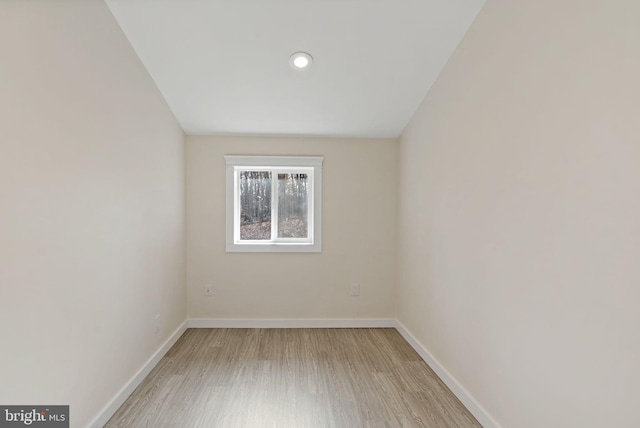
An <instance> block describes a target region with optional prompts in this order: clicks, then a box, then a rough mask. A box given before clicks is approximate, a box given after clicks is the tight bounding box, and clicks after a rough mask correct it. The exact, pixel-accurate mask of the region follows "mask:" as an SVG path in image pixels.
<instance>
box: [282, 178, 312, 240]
mask: <svg viewBox="0 0 640 428" xmlns="http://www.w3.org/2000/svg"><path fill="white" fill-rule="evenodd" d="M307 195H308V177H307V174H278V238H306V237H307V236H308V232H307V209H308V208H307V205H308V204H307Z"/></svg>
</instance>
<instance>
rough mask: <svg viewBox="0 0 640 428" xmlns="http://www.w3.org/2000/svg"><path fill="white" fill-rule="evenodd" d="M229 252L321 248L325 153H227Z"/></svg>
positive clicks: (314, 250)
mask: <svg viewBox="0 0 640 428" xmlns="http://www.w3.org/2000/svg"><path fill="white" fill-rule="evenodd" d="M225 160H226V162H227V242H226V249H227V252H320V251H321V248H322V247H321V226H322V225H321V213H322V206H321V204H322V161H323V158H322V157H316V156H313V157H311V156H225Z"/></svg>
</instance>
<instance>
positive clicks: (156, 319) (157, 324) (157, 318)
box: [153, 314, 160, 334]
mask: <svg viewBox="0 0 640 428" xmlns="http://www.w3.org/2000/svg"><path fill="white" fill-rule="evenodd" d="M153 330H154V332H155V334H158V333H160V314H157V315H156V316H155V317H153Z"/></svg>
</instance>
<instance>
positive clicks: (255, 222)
mask: <svg viewBox="0 0 640 428" xmlns="http://www.w3.org/2000/svg"><path fill="white" fill-rule="evenodd" d="M265 239H267V240H269V239H271V172H270V171H241V172H240V240H265Z"/></svg>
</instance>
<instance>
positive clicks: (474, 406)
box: [395, 321, 501, 428]
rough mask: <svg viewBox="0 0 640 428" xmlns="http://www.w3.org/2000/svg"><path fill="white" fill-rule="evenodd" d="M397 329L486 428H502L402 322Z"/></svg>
mask: <svg viewBox="0 0 640 428" xmlns="http://www.w3.org/2000/svg"><path fill="white" fill-rule="evenodd" d="M395 324H396V325H395V328H396V330H398V332H399V333H400V334H401V335H402V337H404V338H405V340H406V341H407V342H409V344H410V345H411V347H413V349H415V351H416V352H417V353H418V354H419V355H420V357H422V359H423V360H424V361H425V362H426V363H427V364H428V365H429V367H431V369H433V371H434V372H436V374H437V375H438V377H439V378H440V379H441V380H442V381H443V382H444V383H445V385H447V387H448V388H449V389H450V390H451V392H453V394H454V395H455V396H456V397H458V399H459V400H460V401H461V402H462V404H464V406H465V407H466V408H467V409H468V410H469V411H470V412H471V414H472V415H473V416H474V417H475V418H476V419H477V420H478V422H480V424H481V425H482V426H483V427H484V428H501V426H500V424H498V422H496V421H495V419H493V418H492V417H491V415H490V414H489V412H487V411H486V410H485V408H484V407H482V406H481V405H480V403H478V402H477V401H476V399H475V398H473V396H472V395H471V394H470V393H469V391H467V390H466V389H465V388H464V387H463V386H462V385H461V384H460V382H458V381H457V380H456V378H455V377H453V375H452V374H451V373H449V372H448V371H447V369H445V368H444V366H443V365H442V364H441V363H440V361H438V360H437V359H436V358H435V357H434V356H433V354H431V352H429V350H428V349H427V348H426V347H425V346H424V345H423V344H422V343H420V342H419V341H418V339H416V338H415V337H414V336H413V334H411V332H409V330H407V328H406V327H405V326H404V325H403V324H402V323H401V322H400V321H396V322H395Z"/></svg>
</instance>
